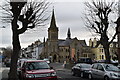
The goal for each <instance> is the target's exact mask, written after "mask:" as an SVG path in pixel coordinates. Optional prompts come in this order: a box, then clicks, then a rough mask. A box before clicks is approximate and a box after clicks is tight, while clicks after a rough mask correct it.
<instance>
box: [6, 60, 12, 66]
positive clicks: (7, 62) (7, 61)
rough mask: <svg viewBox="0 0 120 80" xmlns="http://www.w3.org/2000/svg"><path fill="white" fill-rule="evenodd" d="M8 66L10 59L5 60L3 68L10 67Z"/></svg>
mask: <svg viewBox="0 0 120 80" xmlns="http://www.w3.org/2000/svg"><path fill="white" fill-rule="evenodd" d="M10 64H11V59H6V61H5V66H6V67H10Z"/></svg>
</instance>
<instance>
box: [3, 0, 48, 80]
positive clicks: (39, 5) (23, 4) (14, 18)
mask: <svg viewBox="0 0 120 80" xmlns="http://www.w3.org/2000/svg"><path fill="white" fill-rule="evenodd" d="M31 1H32V2H28V1H27V0H10V1H8V2H7V3H8V4H4V5H3V6H2V9H3V10H4V11H5V13H4V14H6V16H3V17H2V20H3V21H5V22H10V23H11V29H12V32H13V35H12V44H13V54H12V56H11V66H10V71H9V75H8V76H9V79H8V80H18V76H17V61H18V57H19V54H20V49H21V45H20V41H19V35H20V34H22V33H24V32H25V31H26V30H28V29H32V28H34V27H36V26H43V25H45V24H43V23H44V22H45V21H46V20H48V18H49V15H46V10H47V9H48V7H49V2H47V1H46V0H39V2H33V0H31ZM19 23H21V24H22V25H21V24H19Z"/></svg>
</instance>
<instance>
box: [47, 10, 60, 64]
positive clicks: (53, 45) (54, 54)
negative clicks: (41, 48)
mask: <svg viewBox="0 0 120 80" xmlns="http://www.w3.org/2000/svg"><path fill="white" fill-rule="evenodd" d="M48 56H49V57H51V58H52V60H51V61H52V62H56V61H57V59H58V27H57V26H56V20H55V14H54V9H53V12H52V17H51V23H50V27H49V28H48Z"/></svg>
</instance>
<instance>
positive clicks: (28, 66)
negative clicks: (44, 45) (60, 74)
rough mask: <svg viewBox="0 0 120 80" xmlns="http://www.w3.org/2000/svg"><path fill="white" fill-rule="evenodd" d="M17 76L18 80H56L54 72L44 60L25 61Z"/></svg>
mask: <svg viewBox="0 0 120 80" xmlns="http://www.w3.org/2000/svg"><path fill="white" fill-rule="evenodd" d="M18 76H19V78H20V80H57V75H56V72H55V71H54V70H53V68H51V67H50V66H49V65H48V64H47V62H46V61H44V60H25V61H24V62H23V65H22V66H21V68H19V70H18Z"/></svg>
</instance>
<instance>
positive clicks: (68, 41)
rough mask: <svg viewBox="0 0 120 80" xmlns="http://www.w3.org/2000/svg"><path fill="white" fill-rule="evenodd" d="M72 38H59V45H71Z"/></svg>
mask: <svg viewBox="0 0 120 80" xmlns="http://www.w3.org/2000/svg"><path fill="white" fill-rule="evenodd" d="M72 41H73V40H72V39H66V40H59V42H58V45H59V46H69V45H70V44H71V43H72Z"/></svg>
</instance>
